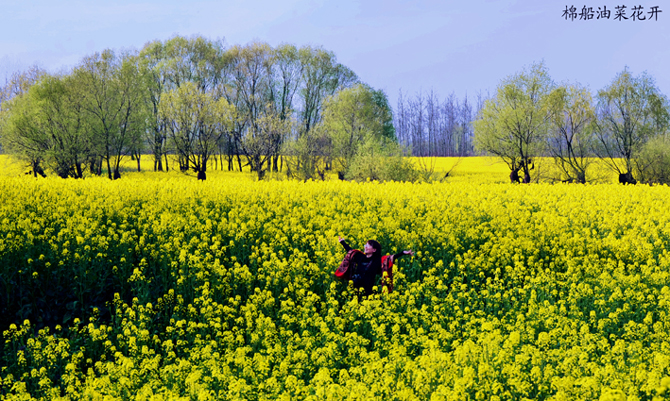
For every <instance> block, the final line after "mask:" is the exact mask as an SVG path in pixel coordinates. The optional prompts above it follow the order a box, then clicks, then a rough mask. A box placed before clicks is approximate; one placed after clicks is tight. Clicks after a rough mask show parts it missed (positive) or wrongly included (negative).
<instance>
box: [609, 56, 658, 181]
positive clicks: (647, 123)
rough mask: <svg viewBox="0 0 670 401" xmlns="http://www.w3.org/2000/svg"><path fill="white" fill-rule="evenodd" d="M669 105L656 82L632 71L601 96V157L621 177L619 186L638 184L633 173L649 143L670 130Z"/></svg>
mask: <svg viewBox="0 0 670 401" xmlns="http://www.w3.org/2000/svg"><path fill="white" fill-rule="evenodd" d="M669 120H670V114H669V113H668V101H667V99H666V97H665V96H664V95H663V94H662V93H661V92H660V91H659V90H658V88H657V87H656V85H655V84H654V80H653V79H652V78H651V77H650V76H649V75H647V74H645V73H643V74H641V75H639V76H637V77H634V76H633V75H631V73H630V71H628V68H625V69H624V70H623V71H622V72H620V73H619V74H618V75H617V76H616V77H615V78H614V80H613V81H612V83H611V84H610V85H609V86H607V87H606V88H604V89H603V90H601V91H599V92H598V119H597V122H598V124H597V130H596V134H597V138H598V146H597V147H596V152H597V155H598V156H599V157H600V158H601V159H602V160H603V161H604V162H605V164H606V165H607V166H609V167H610V168H611V169H612V170H614V171H616V172H617V173H619V182H620V183H624V184H629V183H630V184H633V183H635V182H636V180H635V178H634V177H633V171H634V170H635V169H637V167H638V166H636V163H637V158H638V156H639V155H640V152H641V151H642V150H643V148H644V146H645V144H646V143H647V141H649V139H651V138H653V137H655V136H656V135H658V134H663V133H665V131H666V130H667V129H668V126H669Z"/></svg>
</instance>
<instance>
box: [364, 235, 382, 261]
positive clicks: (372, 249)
mask: <svg viewBox="0 0 670 401" xmlns="http://www.w3.org/2000/svg"><path fill="white" fill-rule="evenodd" d="M363 251H364V252H365V254H366V255H372V256H373V257H380V258H381V257H382V246H381V245H379V242H377V241H375V240H373V239H371V240H369V241H368V242H366V243H365V247H364V248H363Z"/></svg>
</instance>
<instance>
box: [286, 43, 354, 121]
mask: <svg viewBox="0 0 670 401" xmlns="http://www.w3.org/2000/svg"><path fill="white" fill-rule="evenodd" d="M299 57H300V62H301V64H302V66H303V75H302V76H303V78H302V82H303V84H302V86H301V88H300V98H301V108H300V113H299V115H300V120H299V121H300V125H301V128H300V134H304V133H306V132H308V131H309V130H310V129H312V127H314V126H315V125H316V124H317V123H318V122H319V120H320V118H321V107H322V106H323V102H324V100H325V99H326V98H327V97H328V96H333V95H335V93H336V92H338V91H340V90H342V89H345V88H348V87H351V86H352V85H354V84H355V83H357V82H358V77H357V76H356V74H354V72H353V71H351V70H350V69H349V68H347V67H345V66H344V65H342V64H339V63H338V62H337V59H336V58H335V54H334V53H332V52H329V51H326V50H324V49H322V48H314V47H309V46H305V47H302V48H301V49H300V52H299Z"/></svg>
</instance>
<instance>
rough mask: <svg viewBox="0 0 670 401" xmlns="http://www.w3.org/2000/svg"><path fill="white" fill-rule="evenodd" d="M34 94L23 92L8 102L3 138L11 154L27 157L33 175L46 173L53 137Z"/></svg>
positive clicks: (2, 116)
mask: <svg viewBox="0 0 670 401" xmlns="http://www.w3.org/2000/svg"><path fill="white" fill-rule="evenodd" d="M40 117H41V116H40V114H39V109H38V104H37V101H36V99H35V96H34V94H32V95H30V94H28V93H24V94H19V95H17V96H14V97H12V99H11V100H7V101H5V103H4V105H3V110H2V112H0V133H1V135H0V140H1V143H2V147H3V148H4V149H5V151H7V152H8V153H10V154H13V155H14V156H16V157H18V158H19V159H22V160H25V161H26V162H27V163H28V165H29V166H30V170H31V171H32V174H33V176H35V177H37V175H38V174H39V175H41V176H46V174H45V172H44V168H43V163H44V161H45V160H44V158H45V153H46V152H47V151H48V150H49V144H50V141H49V137H48V136H47V134H46V132H45V130H44V129H43V128H42V123H43V122H42V121H41V120H40Z"/></svg>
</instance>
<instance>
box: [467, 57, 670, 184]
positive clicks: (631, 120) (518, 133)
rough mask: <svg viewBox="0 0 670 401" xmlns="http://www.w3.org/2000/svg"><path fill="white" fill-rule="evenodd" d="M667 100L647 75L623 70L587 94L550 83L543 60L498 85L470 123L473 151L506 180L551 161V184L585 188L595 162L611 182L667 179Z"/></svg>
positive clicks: (527, 175) (532, 175) (532, 176)
mask: <svg viewBox="0 0 670 401" xmlns="http://www.w3.org/2000/svg"><path fill="white" fill-rule="evenodd" d="M669 125H670V112H669V107H668V99H667V97H665V96H664V95H663V94H662V93H661V92H660V90H659V89H658V88H657V87H656V85H655V83H654V80H653V78H652V77H651V76H650V75H648V74H647V73H642V74H640V75H638V76H634V75H633V74H632V73H631V72H630V71H629V70H628V68H624V70H623V71H621V72H620V73H618V74H617V75H616V77H615V78H614V79H613V80H612V82H611V83H610V84H609V85H607V86H606V87H605V88H603V89H601V90H599V91H597V94H596V95H595V96H593V95H592V94H591V92H590V90H589V89H588V88H586V87H584V86H582V85H580V84H578V83H562V84H556V83H554V82H553V81H552V80H551V77H550V76H549V74H548V71H547V69H546V67H545V66H544V64H543V63H536V64H533V65H531V66H530V67H527V68H525V69H524V70H523V71H521V72H519V73H517V74H515V75H512V76H509V77H507V78H505V79H504V80H502V82H501V83H500V84H499V86H498V88H497V90H496V93H495V95H494V96H493V97H491V98H490V99H488V100H486V102H485V103H484V105H483V107H482V109H481V111H480V113H479V115H478V117H477V119H476V120H475V122H474V139H475V148H476V149H477V150H478V151H480V152H484V153H486V154H491V155H495V156H498V157H500V158H501V159H502V160H503V161H504V162H505V163H507V165H508V166H509V168H510V180H511V181H512V182H519V181H523V182H525V183H528V182H531V181H536V180H538V179H539V178H540V174H539V172H538V170H537V169H535V171H533V170H534V167H535V160H536V158H537V157H540V156H549V157H551V158H552V159H553V161H554V164H555V166H556V170H557V171H558V173H557V174H554V175H553V176H551V177H549V178H550V179H551V180H561V181H564V182H578V183H585V182H587V181H588V180H589V177H590V175H589V172H590V171H591V169H592V166H593V165H594V162H595V161H596V160H600V161H601V162H602V163H603V164H604V165H606V166H607V167H609V168H610V169H611V170H613V171H615V172H616V173H618V175H619V182H620V183H624V184H634V183H637V182H638V181H640V182H645V183H668V182H670V137H669V135H668V127H669Z"/></svg>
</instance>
